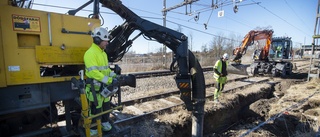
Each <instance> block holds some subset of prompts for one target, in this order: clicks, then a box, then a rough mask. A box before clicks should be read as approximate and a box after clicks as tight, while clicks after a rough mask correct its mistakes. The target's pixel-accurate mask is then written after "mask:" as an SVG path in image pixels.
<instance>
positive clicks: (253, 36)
mask: <svg viewBox="0 0 320 137" xmlns="http://www.w3.org/2000/svg"><path fill="white" fill-rule="evenodd" d="M272 34H273V30H261V31H256V30H251V31H250V32H249V33H248V34H247V35H246V36H245V37H244V39H243V40H242V43H241V45H240V46H239V47H236V48H235V49H234V50H233V55H235V58H234V59H233V61H235V62H240V59H241V57H242V56H243V55H245V54H246V51H247V48H248V47H249V46H251V45H252V44H253V42H254V41H256V40H262V39H266V45H265V46H264V47H263V48H262V49H261V53H260V56H259V59H266V58H267V56H268V54H269V48H270V45H271V39H272Z"/></svg>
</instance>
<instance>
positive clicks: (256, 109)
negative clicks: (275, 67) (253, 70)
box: [131, 79, 320, 137]
mask: <svg viewBox="0 0 320 137" xmlns="http://www.w3.org/2000/svg"><path fill="white" fill-rule="evenodd" d="M279 81H281V82H280V83H278V84H276V85H270V84H257V85H253V86H251V87H248V88H245V89H241V91H233V92H231V93H227V94H224V95H223V96H222V98H224V100H221V101H220V102H221V103H220V104H215V103H213V101H212V100H207V101H206V105H205V111H206V114H205V118H204V131H203V134H204V136H205V137H215V136H219V137H220V136H242V135H243V136H250V137H251V136H284V137H286V136H316V135H317V134H319V133H318V132H319V131H318V129H317V128H318V127H319V125H320V123H319V120H318V119H319V118H320V117H319V114H320V109H319V105H320V101H319V100H320V99H319V98H320V95H319V94H318V93H316V92H320V91H319V89H320V86H319V84H317V83H319V82H320V81H316V80H314V81H311V82H302V81H301V80H298V81H297V80H292V79H284V80H279ZM298 90H299V91H300V92H293V91H298ZM302 91H303V92H302ZM262 92H263V93H262ZM313 93H316V94H314V95H312V94H313ZM310 95H312V96H310ZM308 97H309V98H308ZM257 98H260V99H257ZM306 98H307V99H306ZM299 102H300V104H299ZM297 104H298V105H297ZM292 106H297V107H292ZM286 108H291V109H288V110H287V111H285V110H286ZM191 116H192V112H188V111H187V110H185V109H184V108H183V107H178V108H174V109H173V110H172V111H171V112H170V113H166V114H158V115H156V116H155V117H154V118H152V119H145V120H142V121H141V122H139V123H136V124H135V125H133V126H131V136H132V137H138V136H139V137H151V136H154V137H168V136H175V137H180V136H191V126H192V124H191ZM278 116H279V117H278ZM270 119H271V120H270ZM267 120H269V121H270V122H265V121H267ZM263 123H264V124H263ZM261 124H263V126H261V127H259V128H257V130H254V131H253V132H250V133H248V134H246V133H247V132H248V131H250V130H251V129H253V128H256V127H257V126H259V125H261Z"/></svg>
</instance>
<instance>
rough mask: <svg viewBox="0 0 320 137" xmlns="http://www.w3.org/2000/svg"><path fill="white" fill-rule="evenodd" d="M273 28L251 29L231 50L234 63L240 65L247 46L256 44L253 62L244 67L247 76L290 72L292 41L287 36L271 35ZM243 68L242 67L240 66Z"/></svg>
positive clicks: (287, 73)
mask: <svg viewBox="0 0 320 137" xmlns="http://www.w3.org/2000/svg"><path fill="white" fill-rule="evenodd" d="M272 34H273V30H269V29H265V30H251V31H250V32H249V33H248V34H247V35H246V36H245V37H244V39H243V41H242V43H241V44H240V46H239V47H236V48H235V49H234V50H233V55H234V58H233V59H232V61H234V62H235V63H234V64H233V66H235V67H238V68H239V66H241V58H242V56H243V55H245V54H246V52H247V49H248V47H249V46H252V45H254V44H256V47H255V50H254V52H253V55H252V59H253V63H252V64H250V66H249V67H246V72H247V73H246V74H248V75H249V76H255V75H265V74H271V75H272V76H281V77H284V76H287V75H290V74H291V73H292V68H293V65H292V63H291V62H290V58H291V57H292V52H291V51H292V41H291V38H289V37H272ZM242 68H243V67H242Z"/></svg>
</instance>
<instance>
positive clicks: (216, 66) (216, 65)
mask: <svg viewBox="0 0 320 137" xmlns="http://www.w3.org/2000/svg"><path fill="white" fill-rule="evenodd" d="M227 67H228V62H226V69H227ZM213 69H217V70H218V72H219V73H222V61H221V59H219V60H217V62H216V63H215V65H214V66H213ZM213 77H214V78H215V79H216V81H218V82H223V83H225V82H226V81H227V77H220V76H219V75H218V74H216V73H214V75H213Z"/></svg>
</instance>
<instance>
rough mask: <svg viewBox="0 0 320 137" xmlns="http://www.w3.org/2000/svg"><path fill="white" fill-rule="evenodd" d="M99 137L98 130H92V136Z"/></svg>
mask: <svg viewBox="0 0 320 137" xmlns="http://www.w3.org/2000/svg"><path fill="white" fill-rule="evenodd" d="M95 135H98V130H96V129H90V136H95Z"/></svg>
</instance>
